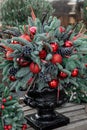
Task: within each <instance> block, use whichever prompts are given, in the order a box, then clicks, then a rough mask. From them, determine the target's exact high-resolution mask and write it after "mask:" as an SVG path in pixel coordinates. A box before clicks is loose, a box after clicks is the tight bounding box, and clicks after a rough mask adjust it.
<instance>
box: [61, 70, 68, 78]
mask: <svg viewBox="0 0 87 130" xmlns="http://www.w3.org/2000/svg"><path fill="white" fill-rule="evenodd" d="M59 76H60V78H67V76H68V75H67V74H66V73H65V72H62V71H61V72H60V74H59Z"/></svg>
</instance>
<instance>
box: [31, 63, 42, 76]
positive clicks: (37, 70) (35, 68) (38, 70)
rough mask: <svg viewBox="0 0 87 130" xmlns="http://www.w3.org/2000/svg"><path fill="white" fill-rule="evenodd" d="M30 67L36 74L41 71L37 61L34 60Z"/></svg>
mask: <svg viewBox="0 0 87 130" xmlns="http://www.w3.org/2000/svg"><path fill="white" fill-rule="evenodd" d="M29 68H30V71H31V72H32V73H34V74H37V73H39V72H40V68H39V66H38V64H36V63H34V62H32V63H31V64H30V66H29Z"/></svg>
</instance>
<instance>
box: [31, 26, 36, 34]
mask: <svg viewBox="0 0 87 130" xmlns="http://www.w3.org/2000/svg"><path fill="white" fill-rule="evenodd" d="M29 31H30V33H31V34H33V35H35V34H36V31H37V27H35V26H32V27H30V28H29Z"/></svg>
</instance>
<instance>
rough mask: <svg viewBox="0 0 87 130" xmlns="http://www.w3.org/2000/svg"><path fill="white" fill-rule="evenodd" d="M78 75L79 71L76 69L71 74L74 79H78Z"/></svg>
mask: <svg viewBox="0 0 87 130" xmlns="http://www.w3.org/2000/svg"><path fill="white" fill-rule="evenodd" d="M78 73H79V70H78V69H77V68H76V69H74V70H73V71H72V72H71V76H72V77H77V76H78Z"/></svg>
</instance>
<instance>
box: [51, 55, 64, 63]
mask: <svg viewBox="0 0 87 130" xmlns="http://www.w3.org/2000/svg"><path fill="white" fill-rule="evenodd" d="M62 60H63V58H62V56H61V55H60V54H54V55H53V56H52V59H51V62H52V63H53V64H56V63H59V64H61V63H62Z"/></svg>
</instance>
